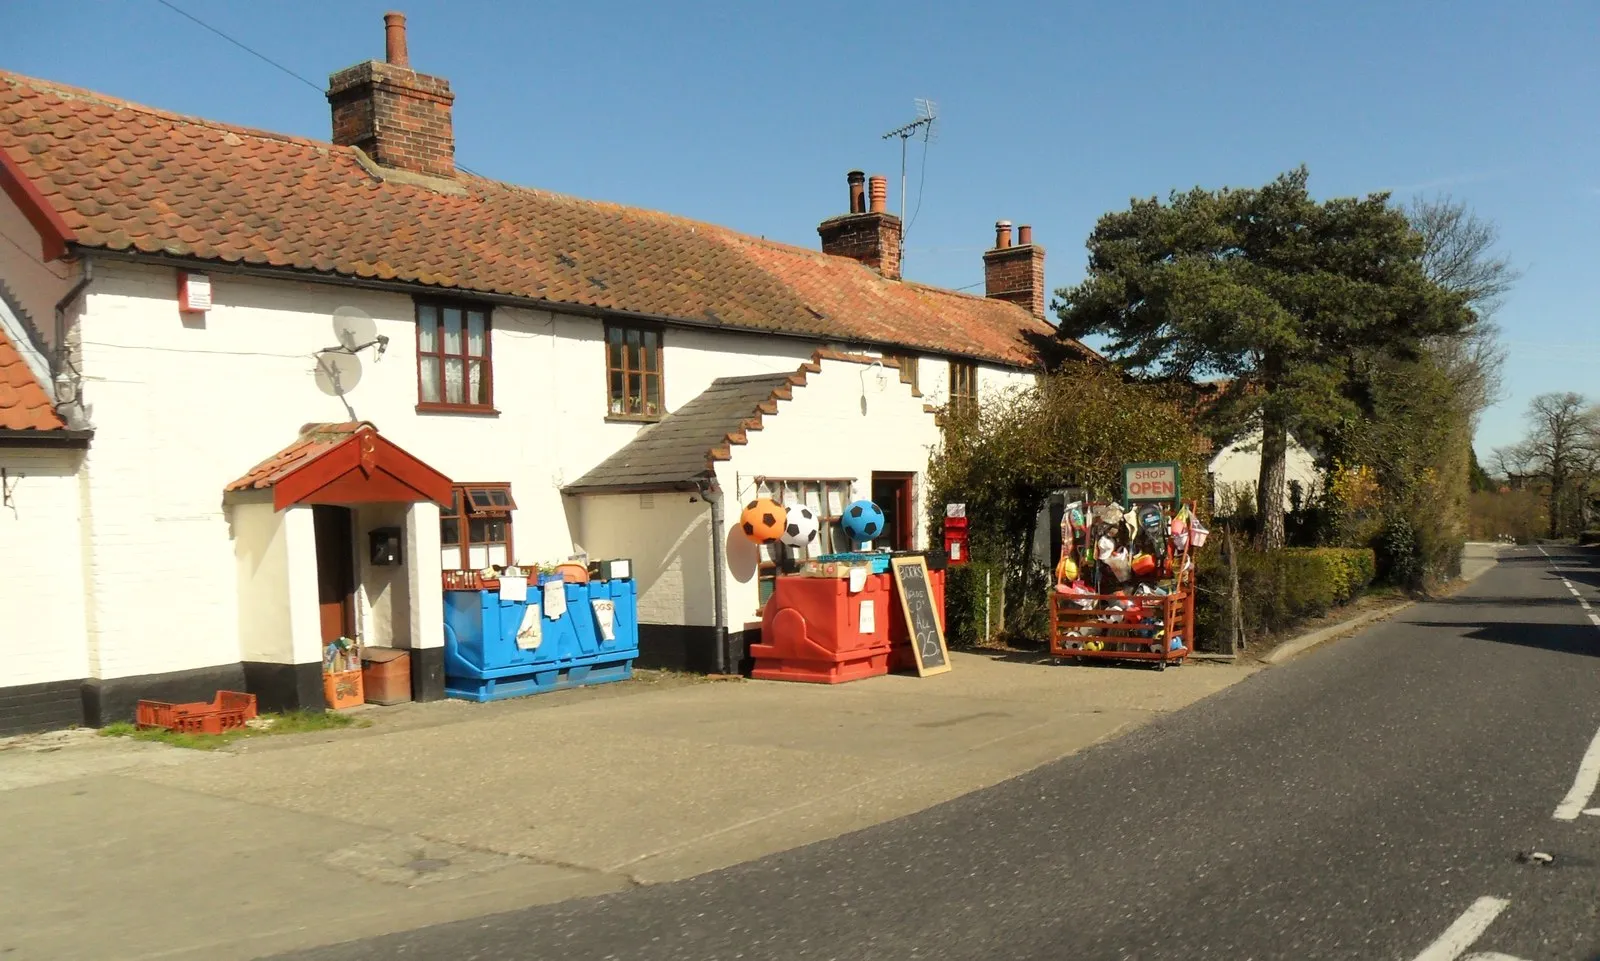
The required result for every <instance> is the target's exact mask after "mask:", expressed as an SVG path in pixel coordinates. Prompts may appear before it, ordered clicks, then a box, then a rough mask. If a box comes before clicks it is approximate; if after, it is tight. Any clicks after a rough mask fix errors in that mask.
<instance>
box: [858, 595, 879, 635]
mask: <svg viewBox="0 0 1600 961" xmlns="http://www.w3.org/2000/svg"><path fill="white" fill-rule="evenodd" d="M860 621H861V633H863V634H876V633H878V612H877V611H876V610H874V609H873V606H872V602H871V601H862V602H861V617H860Z"/></svg>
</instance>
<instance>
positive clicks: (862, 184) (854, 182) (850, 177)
mask: <svg viewBox="0 0 1600 961" xmlns="http://www.w3.org/2000/svg"><path fill="white" fill-rule="evenodd" d="M844 179H845V180H846V181H848V182H849V184H850V212H851V213H853V214H864V213H866V212H867V175H866V174H864V173H862V172H861V171H859V170H852V171H850V172H849V173H847V174H845V175H844Z"/></svg>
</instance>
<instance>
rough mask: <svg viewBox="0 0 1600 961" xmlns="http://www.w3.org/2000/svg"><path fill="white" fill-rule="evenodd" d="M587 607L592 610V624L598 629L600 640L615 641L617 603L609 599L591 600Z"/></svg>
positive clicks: (597, 598)
mask: <svg viewBox="0 0 1600 961" xmlns="http://www.w3.org/2000/svg"><path fill="white" fill-rule="evenodd" d="M589 606H590V607H592V608H594V622H595V625H596V626H597V627H599V628H600V639H601V640H605V641H614V640H616V639H617V602H616V601H613V600H611V599H610V598H599V597H596V598H593V599H592V600H590V601H589Z"/></svg>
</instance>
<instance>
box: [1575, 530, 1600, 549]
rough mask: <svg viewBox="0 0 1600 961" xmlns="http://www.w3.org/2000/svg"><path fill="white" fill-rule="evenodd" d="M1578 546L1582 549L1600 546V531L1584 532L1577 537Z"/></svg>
mask: <svg viewBox="0 0 1600 961" xmlns="http://www.w3.org/2000/svg"><path fill="white" fill-rule="evenodd" d="M1578 544H1579V545H1581V546H1583V547H1588V546H1590V545H1592V544H1600V531H1584V532H1583V533H1582V534H1579V535H1578Z"/></svg>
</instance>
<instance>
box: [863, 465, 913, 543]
mask: <svg viewBox="0 0 1600 961" xmlns="http://www.w3.org/2000/svg"><path fill="white" fill-rule="evenodd" d="M872 502H873V503H874V504H877V505H878V506H879V507H881V508H883V522H884V532H883V534H882V535H881V536H879V537H874V538H873V539H872V540H873V546H874V547H877V546H879V545H880V544H881V545H883V546H886V547H888V548H889V549H890V550H895V551H909V550H911V549H912V548H913V547H914V546H915V545H914V544H913V541H914V539H915V538H916V536H917V523H916V519H915V518H914V517H912V516H911V475H910V474H899V473H895V474H887V473H878V472H877V471H874V472H873V474H872Z"/></svg>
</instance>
